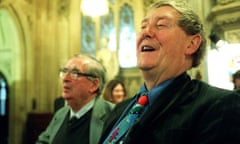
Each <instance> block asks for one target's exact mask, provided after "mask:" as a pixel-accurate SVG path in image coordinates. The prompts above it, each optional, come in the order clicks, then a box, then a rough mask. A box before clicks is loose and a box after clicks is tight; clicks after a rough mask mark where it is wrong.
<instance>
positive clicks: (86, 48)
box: [81, 15, 96, 56]
mask: <svg viewBox="0 0 240 144" xmlns="http://www.w3.org/2000/svg"><path fill="white" fill-rule="evenodd" d="M95 33H96V30H95V23H94V22H93V20H92V19H91V18H90V17H88V16H83V15H82V23H81V53H84V54H90V55H92V56H95V55H96V46H95V43H96V41H95Z"/></svg>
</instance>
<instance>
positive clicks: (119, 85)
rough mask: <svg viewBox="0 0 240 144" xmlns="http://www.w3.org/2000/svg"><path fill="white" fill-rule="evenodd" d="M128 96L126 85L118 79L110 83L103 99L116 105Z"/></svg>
mask: <svg viewBox="0 0 240 144" xmlns="http://www.w3.org/2000/svg"><path fill="white" fill-rule="evenodd" d="M126 96H127V92H126V88H125V85H124V83H123V82H122V81H120V80H117V79H113V80H111V81H109V82H108V84H107V86H106V88H105V90H104V92H103V98H104V99H105V100H107V101H110V102H111V103H114V104H117V103H119V102H121V101H123V100H124V99H125V98H126Z"/></svg>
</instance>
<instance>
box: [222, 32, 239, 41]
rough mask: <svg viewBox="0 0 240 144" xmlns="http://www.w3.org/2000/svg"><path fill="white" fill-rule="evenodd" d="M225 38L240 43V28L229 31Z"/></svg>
mask: <svg viewBox="0 0 240 144" xmlns="http://www.w3.org/2000/svg"><path fill="white" fill-rule="evenodd" d="M225 38H226V40H227V41H228V42H229V43H240V29H236V30H231V31H227V32H226V33H225Z"/></svg>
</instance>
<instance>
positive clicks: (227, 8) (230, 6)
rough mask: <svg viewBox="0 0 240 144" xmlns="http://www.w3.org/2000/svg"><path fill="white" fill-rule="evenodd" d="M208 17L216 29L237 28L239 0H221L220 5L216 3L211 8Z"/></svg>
mask: <svg viewBox="0 0 240 144" xmlns="http://www.w3.org/2000/svg"><path fill="white" fill-rule="evenodd" d="M218 2H219V1H218ZM208 19H209V21H211V22H212V23H213V27H214V28H216V29H221V30H223V31H225V30H229V29H236V28H239V27H240V25H239V23H240V1H236V0H222V1H221V5H216V6H215V7H213V8H212V10H211V13H210V15H209V18H208Z"/></svg>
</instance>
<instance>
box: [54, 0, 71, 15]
mask: <svg viewBox="0 0 240 144" xmlns="http://www.w3.org/2000/svg"><path fill="white" fill-rule="evenodd" d="M69 9H70V0H58V2H57V11H58V15H59V16H65V17H68V16H69Z"/></svg>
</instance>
